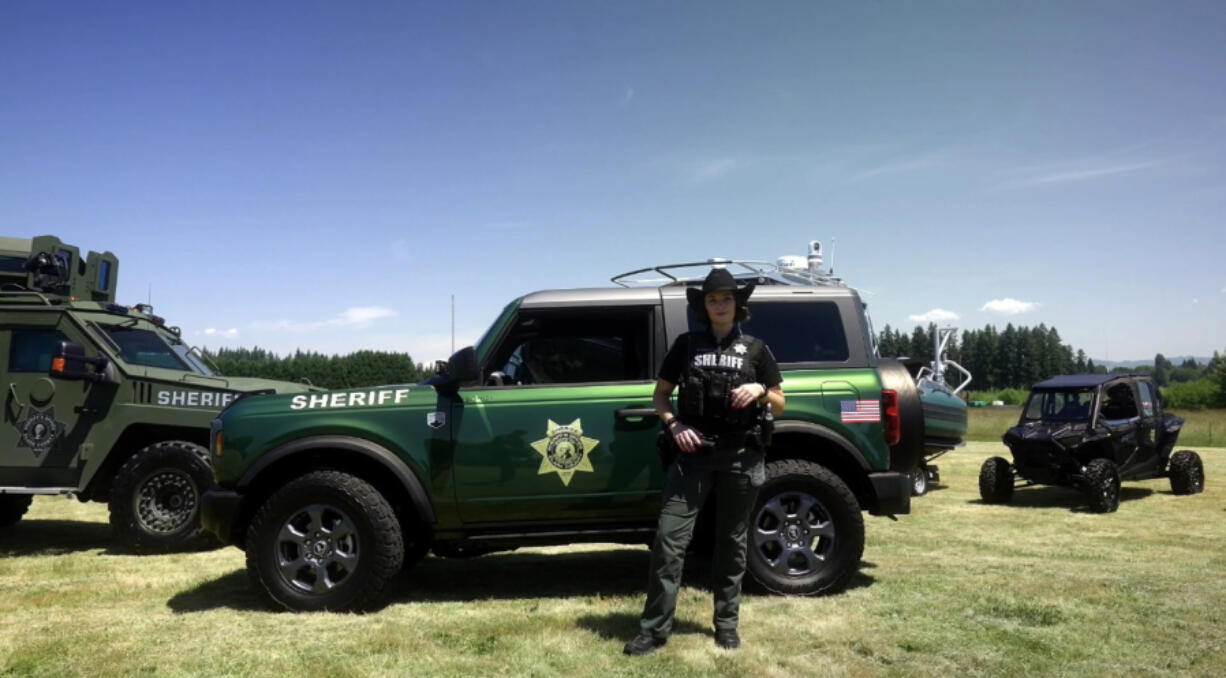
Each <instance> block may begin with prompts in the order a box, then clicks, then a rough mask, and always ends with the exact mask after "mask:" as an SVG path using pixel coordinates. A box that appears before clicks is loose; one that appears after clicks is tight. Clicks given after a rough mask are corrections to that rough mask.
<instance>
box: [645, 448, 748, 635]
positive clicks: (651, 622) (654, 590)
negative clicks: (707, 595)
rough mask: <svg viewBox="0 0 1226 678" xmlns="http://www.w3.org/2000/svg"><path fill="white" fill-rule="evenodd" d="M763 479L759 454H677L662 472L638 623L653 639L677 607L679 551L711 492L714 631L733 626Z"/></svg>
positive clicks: (664, 629) (682, 558)
mask: <svg viewBox="0 0 1226 678" xmlns="http://www.w3.org/2000/svg"><path fill="white" fill-rule="evenodd" d="M763 480H764V467H763V454H762V453H761V452H758V451H756V450H752V449H747V450H732V451H731V454H720V451H718V450H717V451H716V452H715V454H713V455H711V456H698V455H688V454H681V455H679V457H678V459H677V461H676V462H674V463H673V465H672V466H671V467H669V470H668V480H667V481H666V482H665V485H664V494H663V501H664V505H663V507H662V508H661V509H660V523H659V525H658V526H657V528H656V539H655V543H654V544H653V545H652V547H651V570H650V572H649V575H648V582H647V603H646V605H645V606H644V608H643V617H642V619H641V620H640V622H639V624H640V627H641V628H642V631H643V632H644V633H646V634H649V635H651V636H653V637H655V638H667V637H668V635H669V633H670V632H671V631H672V627H673V615H674V613H675V612H676V609H677V589H678V588H679V587H680V585H681V571H682V568H683V566H684V564H685V550H686V547H688V546H689V544H690V538H691V536H693V533H694V521H695V520H697V518H698V512H699V510H700V509H701V508H702V506H703V504H704V503H706V500H707V496H708V495H709V494H710V493H711V492H712V490H714V492H715V493H716V516H715V544H714V547H715V553H714V558H713V561H712V567H711V588H712V589H714V592H715V629H716V630H717V631H720V630H732V629H735V628H736V625H737V619H738V615H739V613H740V608H741V579H742V578H743V577H744V576H745V538H746V535H747V534H748V531H749V512H750V511H751V510H752V509H753V504H754V500H755V499H756V498H757V496H758V488H759V487H761V486H762V482H763Z"/></svg>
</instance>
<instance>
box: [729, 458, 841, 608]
mask: <svg viewBox="0 0 1226 678" xmlns="http://www.w3.org/2000/svg"><path fill="white" fill-rule="evenodd" d="M747 550H748V553H747V554H746V555H747V560H748V569H749V573H750V574H751V575H752V576H753V578H754V580H755V581H756V582H757V583H758V584H760V585H761V586H762V587H763V588H765V589H767V590H768V591H773V592H775V593H782V594H787V595H816V594H822V593H837V592H838V591H841V590H843V589H844V588H846V587H847V583H848V582H849V581H850V580H851V577H852V575H853V574H855V573H856V571H857V570H858V569H859V567H860V557H861V556H862V555H863V554H864V518H863V516H862V515H861V513H860V504H859V503H858V502H857V501H856V496H855V495H854V494H852V492H851V490H850V489H848V487H847V485H846V484H845V483H844V482H843V481H842V480H841V479H840V478H839V477H838V476H836V475H834V474H833V473H831V472H830V471H828V470H826V468H824V467H822V466H820V465H818V464H815V463H813V462H810V461H802V460H797V459H785V460H780V461H772V462H770V463H768V464H767V465H766V482H764V483H763V485H762V487H761V489H760V490H759V491H758V500H757V502H756V503H755V505H754V509H753V512H752V513H751V514H750V524H749V537H748V546H747Z"/></svg>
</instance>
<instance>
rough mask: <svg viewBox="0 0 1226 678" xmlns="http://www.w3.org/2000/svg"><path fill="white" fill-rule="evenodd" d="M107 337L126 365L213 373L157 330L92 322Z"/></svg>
mask: <svg viewBox="0 0 1226 678" xmlns="http://www.w3.org/2000/svg"><path fill="white" fill-rule="evenodd" d="M95 327H97V328H98V329H100V330H102V332H103V333H104V334H105V336H106V337H107V338H108V339H110V340H111V343H112V345H114V347H115V348H116V349H117V350H118V351H119V357H121V358H123V360H124V362H126V363H128V364H130V365H140V366H142V367H160V368H163V369H167V370H180V371H183V372H195V373H197V374H204V375H207V376H213V372H212V370H210V369H209V368H208V367H207V366H206V365H205V364H204V361H202V360H200V358H198V357H197V356H195V355H192V354H191V352H190V351H191V349H190V348H189V347H188V346H187V345H186V344H184V343H183V342H181V341H177V340H168V339H167V338H165V337H162V336H160V335H159V334H158V333H157V332H153V331H150V330H143V329H138V328H135V327H129V326H125V325H95Z"/></svg>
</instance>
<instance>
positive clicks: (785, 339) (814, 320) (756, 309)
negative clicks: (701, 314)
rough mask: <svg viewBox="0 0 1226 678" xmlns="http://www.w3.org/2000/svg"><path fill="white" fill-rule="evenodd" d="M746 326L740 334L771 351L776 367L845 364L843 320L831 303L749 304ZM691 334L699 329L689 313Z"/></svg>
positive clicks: (846, 351)
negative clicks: (762, 343) (799, 364)
mask: <svg viewBox="0 0 1226 678" xmlns="http://www.w3.org/2000/svg"><path fill="white" fill-rule="evenodd" d="M749 314H750V319H749V322H745V323H741V330H742V331H744V332H745V333H746V334H750V335H752V336H755V337H757V338H759V339H761V340H762V341H764V342H766V345H767V346H769V347H770V349H771V353H773V354H774V355H775V361H776V362H779V363H811V362H844V361H846V360H847V357H848V350H847V335H846V333H844V332H843V318H842V316H841V315H840V314H839V307H838V305H837V304H835V303H834V302H832V301H823V302H817V303H813V302H807V303H792V302H774V301H757V302H755V301H753V300H752V299H751V300H750V301H749ZM689 323H690V329H691V330H697V329H702V326H701V325H699V324H698V323H697V322H696V321H695V320H694V312H693V310H690V311H689Z"/></svg>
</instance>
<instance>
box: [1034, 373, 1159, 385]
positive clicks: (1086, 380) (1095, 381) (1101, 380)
mask: <svg viewBox="0 0 1226 678" xmlns="http://www.w3.org/2000/svg"><path fill="white" fill-rule="evenodd" d="M1141 376H1144V375H1141V374H1120V373H1118V372H1117V373H1115V374H1062V375H1060V376H1058V377H1052V378H1051V379H1048V380H1047V381H1040V382H1039V383H1037V384H1035V385H1034V386H1032V387H1031V388H1090V387H1094V386H1099V385H1102V384H1105V383H1107V382H1109V381H1115V380H1116V379H1126V378H1128V377H1141Z"/></svg>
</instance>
